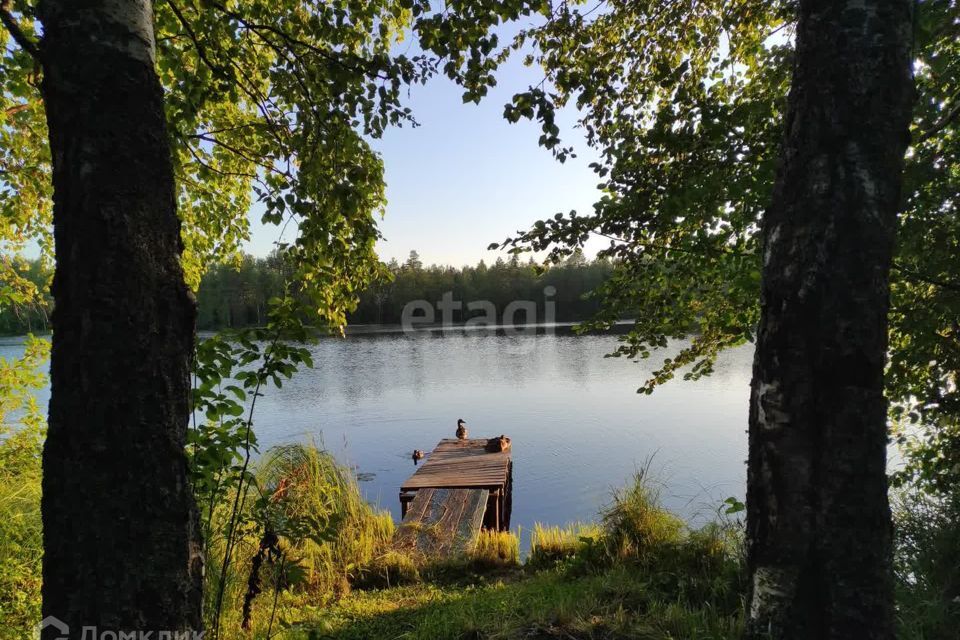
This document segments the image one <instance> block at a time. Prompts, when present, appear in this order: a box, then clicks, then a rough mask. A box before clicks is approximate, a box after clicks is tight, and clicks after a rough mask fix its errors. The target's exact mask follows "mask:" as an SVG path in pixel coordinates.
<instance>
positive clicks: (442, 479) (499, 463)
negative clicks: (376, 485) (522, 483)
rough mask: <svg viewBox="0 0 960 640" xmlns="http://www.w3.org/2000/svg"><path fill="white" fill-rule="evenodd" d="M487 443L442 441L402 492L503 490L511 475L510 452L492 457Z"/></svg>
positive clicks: (407, 482)
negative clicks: (487, 448)
mask: <svg viewBox="0 0 960 640" xmlns="http://www.w3.org/2000/svg"><path fill="white" fill-rule="evenodd" d="M486 444H487V441H486V440H453V439H448V440H441V441H440V443H439V444H438V445H437V447H436V448H435V449H434V450H433V451H432V452H431V453H430V456H429V457H428V458H427V460H426V462H424V464H423V465H421V467H420V468H419V469H418V470H417V471H416V473H414V474H413V475H412V476H410V477H409V478H408V479H407V480H406V481H405V482H404V483H403V484H402V485H401V487H400V490H401V491H416V490H418V489H429V488H433V489H437V488H464V489H466V488H474V487H476V488H481V487H482V488H487V489H490V490H495V489H502V488H503V487H504V486H505V485H506V484H507V480H508V478H509V474H510V452H509V451H504V452H499V453H490V452H488V451H487V450H486Z"/></svg>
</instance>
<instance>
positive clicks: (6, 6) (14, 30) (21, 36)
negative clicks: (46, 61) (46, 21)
mask: <svg viewBox="0 0 960 640" xmlns="http://www.w3.org/2000/svg"><path fill="white" fill-rule="evenodd" d="M11 4H12V0H0V22H2V23H3V26H5V27H6V28H7V31H9V32H10V35H11V36H12V37H13V39H14V41H15V42H16V43H17V44H18V45H20V48H21V49H23V50H24V51H26V52H27V53H29V54H30V55H31V56H32V57H33V59H34V60H38V61H39V60H40V47H39V46H38V45H37V43H36V42H34V41H33V40H31V39H30V37H29V36H27V34H26V33H24V32H23V29H21V28H20V24H19V23H18V22H17V19H16V18H14V17H13V13H11V11H10V5H11Z"/></svg>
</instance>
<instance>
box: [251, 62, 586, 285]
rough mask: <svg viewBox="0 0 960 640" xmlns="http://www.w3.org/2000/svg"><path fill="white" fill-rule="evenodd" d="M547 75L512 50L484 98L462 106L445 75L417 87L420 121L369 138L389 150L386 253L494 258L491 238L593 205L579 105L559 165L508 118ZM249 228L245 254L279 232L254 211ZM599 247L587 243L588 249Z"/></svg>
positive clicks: (526, 127)
mask: <svg viewBox="0 0 960 640" xmlns="http://www.w3.org/2000/svg"><path fill="white" fill-rule="evenodd" d="M541 79H542V76H541V75H539V70H538V69H531V68H526V67H524V66H523V65H522V63H521V61H520V60H519V59H518V58H516V57H515V58H514V59H512V60H511V61H510V62H508V63H507V65H506V66H505V67H503V68H502V69H501V71H500V72H499V73H498V74H497V80H498V86H496V87H494V88H493V89H492V90H491V91H490V93H489V94H488V96H487V98H486V99H484V100H483V101H482V102H481V103H480V104H479V105H475V104H472V103H471V104H463V101H462V99H461V90H460V89H459V88H458V87H457V86H456V85H454V83H453V82H451V81H449V80H447V79H446V78H435V79H434V80H432V81H431V82H429V83H428V84H427V85H425V86H424V85H417V86H414V87H412V88H411V90H410V96H409V98H408V100H407V101H406V104H407V106H409V107H410V108H411V109H412V110H413V114H414V116H415V117H416V118H417V120H418V121H419V122H420V125H421V126H419V127H417V128H411V127H404V128H393V129H390V130H388V131H387V132H386V133H385V134H384V136H383V138H381V139H379V140H373V141H371V142H372V145H373V147H374V148H375V149H376V150H377V151H378V152H379V153H380V154H381V155H382V157H383V162H384V168H385V172H386V182H387V207H386V215H385V218H384V220H383V221H382V222H381V224H380V228H381V230H382V232H383V235H384V240H383V241H381V242H380V244H379V245H378V252H379V254H380V257H381V259H382V260H384V261H389V260H390V259H391V258H396V259H397V260H398V261H400V262H403V261H404V260H405V259H406V257H407V255H408V254H409V253H410V251H411V250H416V251H417V252H418V253H419V254H420V259H421V261H422V262H423V263H424V264H447V265H453V266H457V267H459V266H463V265H468V264H471V265H472V264H476V263H477V262H479V261H480V260H481V259H483V260H486V261H487V263H490V262H492V261H494V260H496V258H497V256H498V255H504V254H502V253H498V252H493V251H488V250H487V246H488V245H489V244H490V243H491V242H497V241H502V240H503V239H505V238H507V237H508V236H511V235H512V234H514V233H515V232H516V231H518V230H520V229H526V228H527V227H529V226H530V224H531V223H533V222H535V221H536V220H539V219H541V218H544V217H549V216H552V215H554V214H555V213H557V212H560V211H563V212H567V211H570V210H571V209H576V210H578V211H580V212H589V211H591V210H592V206H593V203H594V202H596V200H597V199H598V198H599V191H598V190H597V188H596V186H597V183H598V181H599V180H598V178H597V176H596V175H595V174H594V173H593V171H592V170H591V169H590V168H589V166H588V165H589V163H590V162H593V161H594V160H595V159H596V155H595V154H594V153H593V152H592V151H591V150H590V149H588V148H587V147H586V143H585V142H584V139H583V134H582V132H581V131H580V130H577V129H574V128H573V125H574V124H575V121H576V112H575V111H573V110H572V109H568V110H566V111H565V112H563V113H561V114H559V116H558V119H557V124H558V126H560V129H561V141H562V144H563V145H564V146H568V145H572V146H574V148H575V151H576V153H577V154H578V157H577V158H571V159H568V160H567V161H566V163H563V164H561V163H560V162H559V161H557V160H555V159H554V158H553V156H552V155H551V153H550V152H549V151H547V150H546V149H543V148H541V147H540V146H539V145H538V144H537V140H538V138H539V137H540V128H539V125H538V124H537V123H536V122H532V123H531V122H528V121H521V122H519V123H516V124H510V123H509V122H507V121H506V120H505V119H504V118H503V106H504V104H506V103H507V102H509V101H510V98H511V97H512V96H513V94H514V93H517V92H520V91H524V90H526V88H527V87H528V85H530V84H531V83H532V84H536V83H538V82H540V80H541ZM251 227H252V232H251V240H250V241H249V242H248V243H247V245H246V251H248V252H250V253H252V254H254V255H259V256H263V255H266V254H267V253H269V251H270V250H271V249H272V248H273V243H274V242H275V241H276V240H277V237H278V233H279V232H278V229H277V228H276V227H274V226H272V225H267V226H264V225H262V224H260V222H259V212H258V211H257V209H254V210H253V211H251ZM287 234H288V236H287V237H286V238H285V239H287V240H291V239H292V237H290V236H291V235H292V234H291V233H290V232H289V231H288V232H287ZM603 244H604V243H603V242H600V241H598V242H597V243H596V245H594V246H593V247H591V246H590V245H588V247H587V253H588V255H589V254H592V253H594V252H595V250H596V248H599V247H600V246H602V245H603Z"/></svg>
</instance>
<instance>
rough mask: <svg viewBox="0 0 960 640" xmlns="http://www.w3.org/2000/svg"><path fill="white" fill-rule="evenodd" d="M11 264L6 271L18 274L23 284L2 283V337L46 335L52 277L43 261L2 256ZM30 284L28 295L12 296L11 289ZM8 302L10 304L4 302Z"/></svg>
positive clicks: (0, 333)
mask: <svg viewBox="0 0 960 640" xmlns="http://www.w3.org/2000/svg"><path fill="white" fill-rule="evenodd" d="M0 260H7V261H8V262H9V264H8V266H7V267H6V268H9V269H10V270H12V272H13V273H15V274H16V276H17V278H18V280H17V281H16V282H19V285H17V284H16V282H14V283H9V282H3V281H2V280H0V289H3V291H0V335H23V334H27V333H34V332H46V331H47V330H48V326H49V314H50V309H51V302H52V299H51V298H50V294H49V293H48V292H47V291H48V285H49V282H50V278H51V277H52V274H51V272H50V270H49V269H48V268H47V267H46V266H45V265H44V263H43V261H42V260H23V259H21V258H17V257H12V258H10V257H7V256H0ZM23 285H29V287H31V289H30V291H29V292H28V293H26V294H25V295H15V294H13V293H11V290H10V288H9V287H12V286H23ZM4 301H6V302H4Z"/></svg>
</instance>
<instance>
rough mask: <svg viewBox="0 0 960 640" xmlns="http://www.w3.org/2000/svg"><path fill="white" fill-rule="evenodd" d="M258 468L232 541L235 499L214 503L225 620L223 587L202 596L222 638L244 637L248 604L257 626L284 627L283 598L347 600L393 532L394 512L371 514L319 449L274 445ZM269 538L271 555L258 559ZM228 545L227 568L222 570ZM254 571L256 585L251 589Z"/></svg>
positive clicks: (348, 477) (214, 544)
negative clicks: (352, 582)
mask: <svg viewBox="0 0 960 640" xmlns="http://www.w3.org/2000/svg"><path fill="white" fill-rule="evenodd" d="M255 466H256V468H255V470H254V471H253V472H252V475H253V477H254V480H253V481H252V483H251V484H247V485H244V486H246V487H248V489H247V491H249V492H250V493H251V496H250V498H251V499H250V500H248V501H245V502H244V505H245V506H244V511H243V513H242V514H241V518H240V519H239V521H238V524H237V526H236V529H235V533H234V536H233V538H232V541H231V537H230V536H229V531H228V524H229V519H230V515H231V513H232V510H231V506H232V502H231V498H232V497H233V496H232V495H226V496H223V497H222V498H221V500H220V501H219V503H218V504H216V505H215V507H214V515H213V518H212V526H211V530H212V533H211V537H210V538H209V539H208V540H207V544H208V548H209V549H210V553H209V555H208V559H209V561H210V563H211V566H210V567H208V574H210V573H212V574H213V575H222V576H223V578H222V580H223V586H224V595H223V610H222V612H221V615H222V619H221V620H219V621H215V620H212V618H213V617H214V616H215V615H216V609H217V599H218V590H217V589H216V588H210V589H207V591H206V594H205V596H206V609H207V617H208V620H210V621H211V625H210V628H211V630H214V629H216V630H217V633H218V634H219V636H220V637H233V635H234V634H237V633H239V631H240V627H241V622H242V619H241V612H242V610H243V605H244V604H246V606H248V607H249V609H250V613H251V617H252V618H253V620H254V623H253V624H254V626H255V627H256V625H266V624H270V623H271V621H272V624H273V625H275V628H279V627H281V626H283V625H286V624H288V623H289V621H288V620H287V619H286V618H285V617H284V616H283V615H282V613H281V614H280V615H277V614H278V612H277V611H276V610H275V602H276V600H277V599H278V598H279V597H280V596H281V594H294V595H295V594H309V597H310V598H311V599H312V600H313V602H315V603H317V604H321V603H324V602H329V601H332V600H333V599H335V598H337V597H342V596H343V595H345V594H346V593H348V592H349V590H350V585H349V583H350V580H351V579H352V578H353V576H354V575H356V574H357V573H358V571H359V568H360V567H362V566H369V565H370V564H371V563H372V562H373V561H374V560H375V559H376V558H380V557H383V556H384V554H385V553H386V549H387V544H388V543H389V541H390V538H391V536H392V535H393V521H392V520H391V518H390V515H389V514H388V513H385V512H377V511H375V510H374V509H372V508H371V507H370V505H368V504H367V503H366V501H364V500H363V497H362V496H361V494H360V490H359V488H358V487H357V484H356V481H355V479H354V478H353V476H352V474H351V472H350V471H349V470H348V469H346V468H344V467H342V466H340V465H339V464H337V463H336V461H335V460H334V459H333V457H332V456H331V455H330V454H329V453H327V452H325V451H323V450H321V449H318V448H317V447H316V446H311V445H285V446H281V447H276V448H273V449H271V450H269V451H267V452H265V453H264V455H263V457H262V458H261V459H260V460H259V461H258V462H257V464H256V465H255ZM264 541H268V544H269V547H270V552H269V553H264V554H262V556H261V560H260V561H256V562H254V559H255V558H257V556H258V553H259V552H260V551H261V550H263V549H264ZM228 544H229V545H230V549H231V550H230V554H231V558H230V563H229V564H228V566H227V570H226V572H222V568H223V565H222V562H221V558H222V557H223V554H224V552H225V550H226V548H227V545H228ZM254 567H256V571H257V577H258V580H257V581H256V584H257V588H256V589H254V590H252V591H251V587H250V585H251V580H250V576H251V574H253V572H254ZM216 586H218V585H216V584H213V585H211V587H216ZM291 597H293V596H292V595H291ZM217 623H218V624H217ZM261 631H262V629H261Z"/></svg>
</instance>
